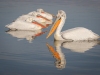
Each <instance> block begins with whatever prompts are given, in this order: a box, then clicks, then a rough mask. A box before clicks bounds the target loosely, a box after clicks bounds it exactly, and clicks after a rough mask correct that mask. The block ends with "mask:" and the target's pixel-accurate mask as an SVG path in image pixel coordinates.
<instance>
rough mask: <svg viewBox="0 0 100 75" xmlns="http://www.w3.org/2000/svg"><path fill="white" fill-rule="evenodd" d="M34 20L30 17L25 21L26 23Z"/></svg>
mask: <svg viewBox="0 0 100 75" xmlns="http://www.w3.org/2000/svg"><path fill="white" fill-rule="evenodd" d="M33 20H34V19H33V18H32V17H28V18H27V19H26V22H32V21H33Z"/></svg>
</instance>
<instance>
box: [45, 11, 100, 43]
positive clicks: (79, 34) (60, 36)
mask: <svg viewBox="0 0 100 75" xmlns="http://www.w3.org/2000/svg"><path fill="white" fill-rule="evenodd" d="M65 20H66V13H65V12H64V11H63V10H59V11H58V14H57V19H56V21H55V23H54V25H53V27H52V28H51V30H50V33H49V34H48V36H47V38H48V37H49V36H50V35H51V34H52V33H53V32H54V31H55V30H56V32H55V34H54V38H55V40H67V41H86V40H97V39H99V38H100V36H99V35H97V34H96V33H94V32H92V31H91V30H89V29H87V28H84V27H76V28H72V29H68V30H65V31H62V32H61V30H62V27H63V25H64V23H65ZM56 28H57V29H56Z"/></svg>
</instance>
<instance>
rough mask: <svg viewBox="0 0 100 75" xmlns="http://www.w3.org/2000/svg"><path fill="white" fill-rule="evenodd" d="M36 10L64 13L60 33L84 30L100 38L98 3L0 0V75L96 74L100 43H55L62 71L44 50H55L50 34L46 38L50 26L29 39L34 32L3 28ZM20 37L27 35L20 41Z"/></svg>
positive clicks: (91, 0)
mask: <svg viewBox="0 0 100 75" xmlns="http://www.w3.org/2000/svg"><path fill="white" fill-rule="evenodd" d="M39 8H42V9H44V10H45V11H47V12H49V13H52V14H54V15H56V14H57V11H58V10H64V11H65V12H66V14H67V19H66V23H65V25H64V27H63V29H62V31H63V30H67V29H70V28H74V27H85V28H88V29H90V30H92V31H93V32H95V33H96V34H98V35H100V1H99V0H1V1H0V75H44V74H46V75H99V74H100V42H86V43H85V42H84V43H66V42H64V43H59V42H58V44H61V46H60V47H59V49H60V50H61V52H62V55H63V56H64V60H65V61H66V64H64V66H65V67H64V68H63V67H62V68H58V67H57V66H56V61H57V60H56V58H54V56H53V54H52V53H51V52H50V50H49V49H48V47H47V44H49V45H51V46H52V47H54V49H55V47H56V46H55V42H54V37H53V35H52V36H51V37H50V38H48V39H46V36H47V34H48V31H49V30H50V28H51V26H49V27H48V28H46V29H43V31H44V32H45V31H47V32H45V33H44V34H42V35H40V36H36V37H35V38H34V39H32V40H30V38H29V37H31V36H33V35H32V33H33V34H34V32H27V31H24V32H23V31H22V32H21V31H19V32H17V31H16V32H12V34H9V33H7V32H6V31H7V30H8V29H7V28H5V25H7V24H9V23H11V22H12V21H14V20H15V19H17V18H18V17H19V16H21V15H23V14H27V13H29V12H31V11H35V10H37V9H39ZM39 32H42V31H39ZM37 33H38V31H37ZM23 35H25V36H27V35H30V36H29V37H25V38H24V37H23ZM20 37H21V38H20ZM55 51H56V49H55Z"/></svg>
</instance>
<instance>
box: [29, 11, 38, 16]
mask: <svg viewBox="0 0 100 75" xmlns="http://www.w3.org/2000/svg"><path fill="white" fill-rule="evenodd" d="M28 15H30V16H36V15H37V12H36V11H33V12H30V13H28Z"/></svg>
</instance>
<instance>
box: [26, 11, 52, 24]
mask: <svg viewBox="0 0 100 75" xmlns="http://www.w3.org/2000/svg"><path fill="white" fill-rule="evenodd" d="M37 10H38V11H33V12H30V13H28V14H27V15H29V16H34V15H35V16H36V17H37V18H39V19H41V18H42V19H44V20H45V21H46V23H47V24H52V22H53V17H52V15H51V14H49V13H48V14H46V13H42V9H41V10H40V9H37ZM40 11H41V12H40Z"/></svg>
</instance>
